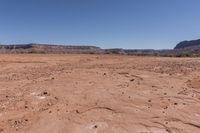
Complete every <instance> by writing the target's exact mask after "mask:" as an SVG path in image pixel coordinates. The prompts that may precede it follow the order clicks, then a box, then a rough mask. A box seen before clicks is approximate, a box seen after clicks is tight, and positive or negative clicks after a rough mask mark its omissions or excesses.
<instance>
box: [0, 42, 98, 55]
mask: <svg viewBox="0 0 200 133" xmlns="http://www.w3.org/2000/svg"><path fill="white" fill-rule="evenodd" d="M0 53H88V54H90V53H94V54H95V53H102V50H101V48H99V47H96V46H81V45H80V46H75V45H55V44H36V43H30V44H11V45H0Z"/></svg>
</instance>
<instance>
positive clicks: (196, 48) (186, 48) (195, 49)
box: [0, 39, 200, 57]
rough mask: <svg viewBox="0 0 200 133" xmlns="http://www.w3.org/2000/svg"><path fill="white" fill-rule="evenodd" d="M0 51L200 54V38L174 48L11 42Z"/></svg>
mask: <svg viewBox="0 0 200 133" xmlns="http://www.w3.org/2000/svg"><path fill="white" fill-rule="evenodd" d="M0 53H44V54H45V53H46V54H48V53H49V54H62V53H63V54H68V53H69V54H126V55H142V56H143V55H145V56H178V57H183V56H200V39H198V40H192V41H182V42H180V43H178V44H177V45H176V46H175V47H174V49H166V50H154V49H122V48H112V49H101V48H100V47H97V46H92V45H85V46H82V45H80V46H77V45H56V44H37V43H30V44H12V45H0Z"/></svg>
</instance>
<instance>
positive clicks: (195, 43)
mask: <svg viewBox="0 0 200 133" xmlns="http://www.w3.org/2000/svg"><path fill="white" fill-rule="evenodd" d="M185 48H200V39H198V40H191V41H182V42H180V43H178V44H177V45H176V47H175V48H174V49H185Z"/></svg>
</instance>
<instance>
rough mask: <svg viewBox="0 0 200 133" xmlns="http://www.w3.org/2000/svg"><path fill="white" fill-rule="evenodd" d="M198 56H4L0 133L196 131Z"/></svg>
mask: <svg viewBox="0 0 200 133" xmlns="http://www.w3.org/2000/svg"><path fill="white" fill-rule="evenodd" d="M199 79H200V58H198V57H197V58H177V57H149V56H148V57H147V56H128V55H98V54H97V55H95V54H93V55H86V54H1V55H0V133H179V132H181V133H199V132H200V80H199Z"/></svg>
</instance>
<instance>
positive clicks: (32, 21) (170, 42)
mask: <svg viewBox="0 0 200 133" xmlns="http://www.w3.org/2000/svg"><path fill="white" fill-rule="evenodd" d="M199 6H200V0H0V43H6V44H11V43H32V42H33V43H51V44H73V45H75V44H85V45H87V44H89V45H97V46H100V47H102V48H114V47H119V48H136V49H138V48H141V49H142V48H147V49H166V48H173V47H174V45H176V44H177V43H178V42H179V41H182V40H190V39H199V38H200V8H199Z"/></svg>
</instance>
